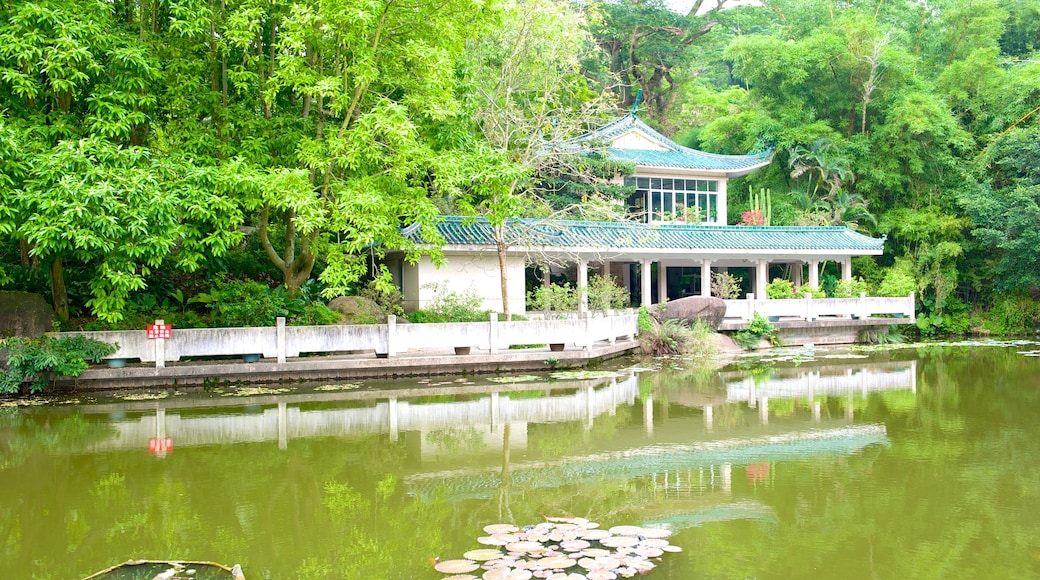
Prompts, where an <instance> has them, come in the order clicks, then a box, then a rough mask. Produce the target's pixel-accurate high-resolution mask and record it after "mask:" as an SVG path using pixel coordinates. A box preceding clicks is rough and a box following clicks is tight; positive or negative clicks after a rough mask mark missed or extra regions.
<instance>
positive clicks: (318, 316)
mask: <svg viewBox="0 0 1040 580" xmlns="http://www.w3.org/2000/svg"><path fill="white" fill-rule="evenodd" d="M339 321H340V314H339V313H338V312H335V311H333V310H330V309H329V307H328V306H325V305H324V304H320V303H317V302H312V303H310V304H305V305H304V306H303V308H301V309H300V311H299V312H298V313H294V314H293V316H292V317H291V318H290V319H289V321H288V324H289V325H291V326H323V325H327V324H336V323H337V322H339Z"/></svg>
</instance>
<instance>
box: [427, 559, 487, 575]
mask: <svg viewBox="0 0 1040 580" xmlns="http://www.w3.org/2000/svg"><path fill="white" fill-rule="evenodd" d="M478 568H480V565H479V564H477V563H476V562H474V561H473V560H445V561H443V562H437V563H436V564H434V566H433V569H434V570H436V571H438V572H442V573H444V574H465V573H467V572H472V571H474V570H476V569H478Z"/></svg>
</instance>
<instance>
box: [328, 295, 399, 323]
mask: <svg viewBox="0 0 1040 580" xmlns="http://www.w3.org/2000/svg"><path fill="white" fill-rule="evenodd" d="M329 310H333V311H335V312H339V313H340V314H341V315H342V316H343V319H342V320H340V321H339V323H340V324H383V323H385V322H386V313H385V312H383V310H382V309H381V308H379V305H378V304H376V303H375V301H374V300H372V299H371V298H365V297H364V296H337V297H336V298H333V299H332V302H329Z"/></svg>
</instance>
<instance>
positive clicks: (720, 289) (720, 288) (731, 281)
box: [711, 272, 741, 300]
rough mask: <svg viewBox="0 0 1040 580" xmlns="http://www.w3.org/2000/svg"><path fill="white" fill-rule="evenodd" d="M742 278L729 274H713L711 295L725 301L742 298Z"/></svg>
mask: <svg viewBox="0 0 1040 580" xmlns="http://www.w3.org/2000/svg"><path fill="white" fill-rule="evenodd" d="M740 281H741V279H740V278H737V277H736V276H734V275H733V274H730V273H729V272H712V273H711V295H712V296H715V297H717V298H722V299H723V300H733V299H734V298H739V297H740Z"/></svg>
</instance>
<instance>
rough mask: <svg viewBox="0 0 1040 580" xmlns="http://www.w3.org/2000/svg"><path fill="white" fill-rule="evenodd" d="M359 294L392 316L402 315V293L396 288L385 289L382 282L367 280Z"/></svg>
mask: <svg viewBox="0 0 1040 580" xmlns="http://www.w3.org/2000/svg"><path fill="white" fill-rule="evenodd" d="M361 296H362V297H364V298H368V299H369V300H371V301H372V302H375V303H376V304H377V305H378V306H379V309H380V310H382V311H383V312H385V313H387V314H393V315H394V316H399V317H400V316H404V295H402V294H401V291H400V290H398V289H397V288H392V289H387V288H386V287H385V285H383V284H376V283H374V281H373V282H369V283H368V285H367V286H365V289H364V290H362V291H361Z"/></svg>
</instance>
